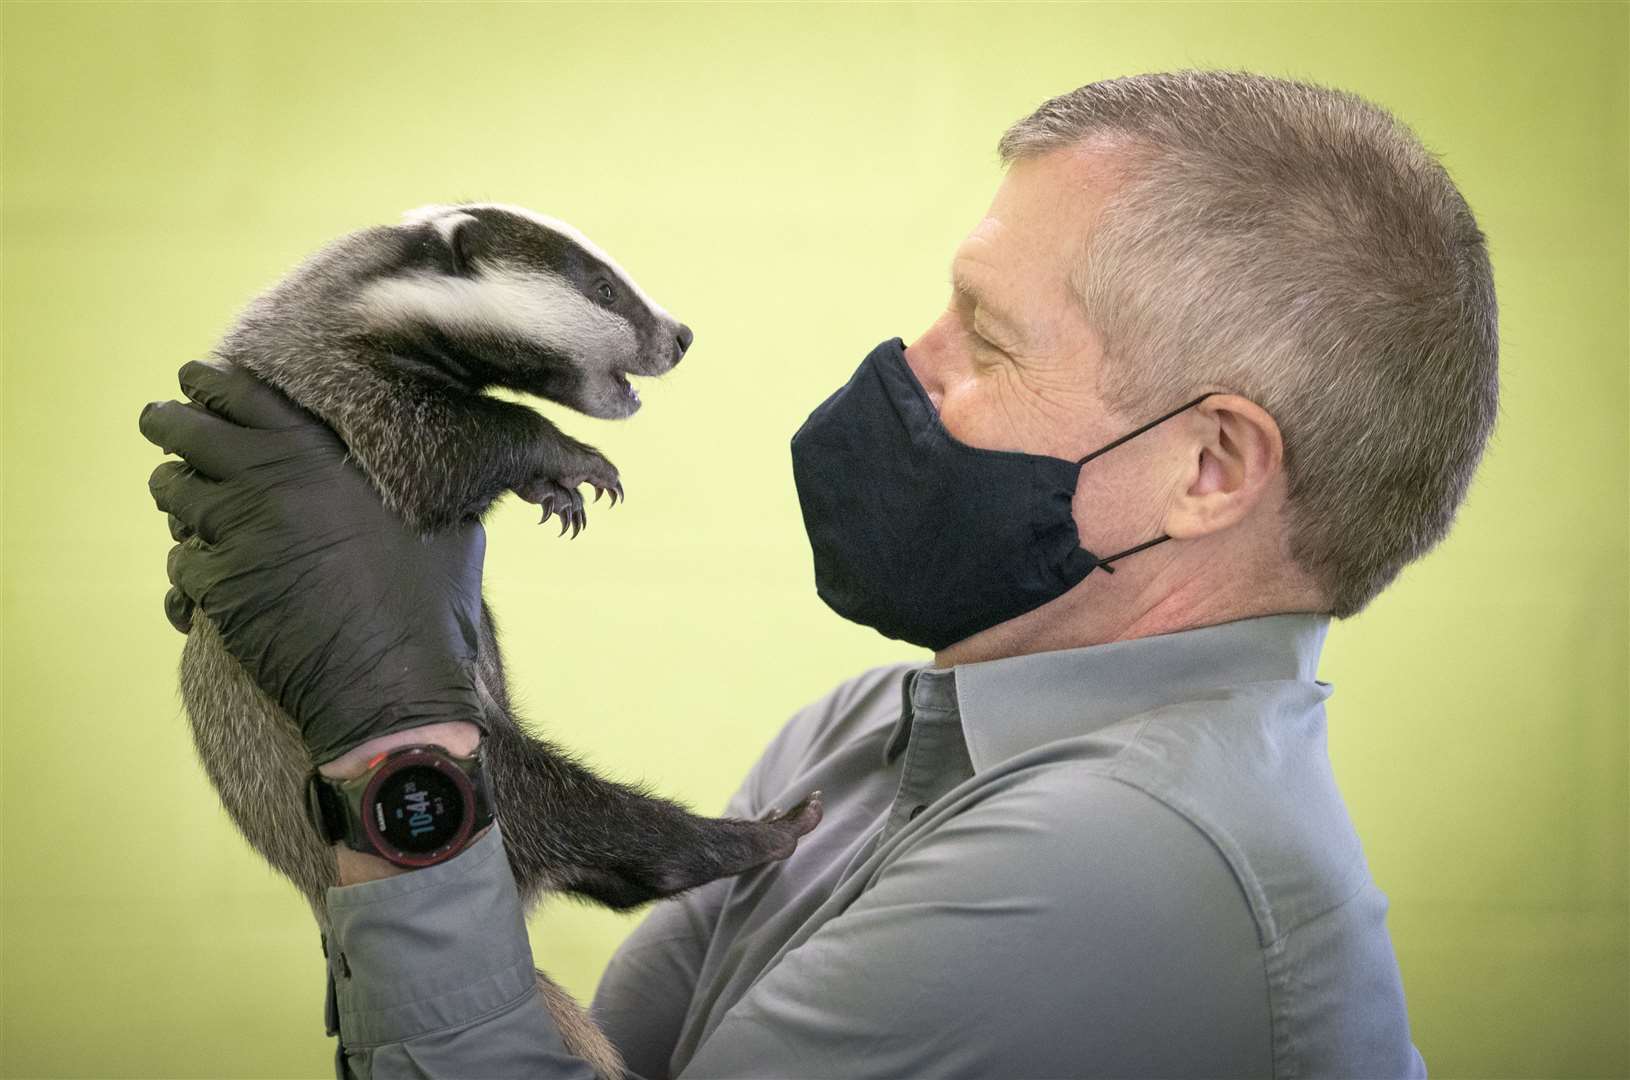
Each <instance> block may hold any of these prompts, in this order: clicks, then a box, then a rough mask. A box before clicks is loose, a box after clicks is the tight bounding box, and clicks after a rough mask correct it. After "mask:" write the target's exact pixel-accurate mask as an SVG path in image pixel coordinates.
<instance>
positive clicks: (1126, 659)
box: [883, 612, 1330, 773]
mask: <svg viewBox="0 0 1630 1080" xmlns="http://www.w3.org/2000/svg"><path fill="white" fill-rule="evenodd" d="M1329 626H1330V617H1329V616H1328V615H1321V614H1314V613H1307V612H1298V613H1292V614H1284V615H1264V616H1259V617H1257V618H1251V619H1239V620H1236V621H1233V622H1226V623H1218V624H1216V625H1214V626H1202V627H1197V628H1195V629H1192V630H1180V631H1178V632H1176V633H1172V634H1158V635H1155V636H1153V637H1142V638H1132V639H1131V640H1128V641H1112V642H1109V643H1107V644H1104V645H1089V646H1087V647H1085V648H1080V649H1061V650H1058V651H1055V652H1040V653H1030V654H1028V655H1025V656H1010V657H1005V658H1003V659H1001V660H987V661H984V662H982V663H977V664H959V665H957V666H956V667H953V668H944V669H939V668H918V669H916V670H913V671H910V672H908V673H907V674H906V678H905V680H904V682H903V683H902V685H901V697H902V701H901V706H902V707H901V710H900V719H899V720H898V721H897V722H896V723H895V726H894V730H893V733H892V734H891V735H890V737H889V739H888V741H887V743H886V744H885V747H884V751H883V762H884V764H885V765H887V764H889V763H891V762H893V760H894V758H895V757H896V756H898V755H899V753H900V752H901V751H902V750H904V749H905V746H906V743H907V741H908V740H909V738H910V735H911V721H912V716H913V713H914V712H920V711H924V710H927V709H933V710H936V711H940V712H950V713H953V714H954V713H956V712H958V711H960V713H961V719H962V733H963V737H964V739H965V740H966V741H967V744H968V757H969V759H970V760H971V761H972V762H973V767H974V772H975V773H979V772H983V771H984V770H986V769H988V768H990V767H991V766H993V765H995V764H997V763H998V762H1001V761H1004V760H1006V759H1007V758H1010V757H1012V756H1014V755H1015V754H1019V753H1022V752H1024V751H1025V750H1029V749H1031V748H1032V747H1037V746H1042V745H1044V744H1046V743H1049V742H1054V741H1056V740H1058V739H1065V738H1069V737H1070V736H1072V735H1085V734H1088V733H1090V732H1093V731H1096V730H1098V729H1099V728H1103V727H1108V726H1109V725H1110V724H1113V723H1116V722H1118V721H1121V720H1124V719H1126V718H1127V717H1128V716H1135V715H1137V714H1138V713H1142V712H1147V711H1149V710H1150V709H1156V708H1160V707H1161V706H1164V705H1170V704H1173V703H1176V702H1179V701H1191V700H1193V699H1194V698H1196V697H1197V696H1199V695H1201V694H1207V693H1214V692H1216V691H1217V690H1219V689H1225V688H1228V687H1236V686H1241V685H1244V684H1246V683H1255V682H1274V681H1298V682H1310V683H1316V682H1318V679H1317V678H1316V677H1315V676H1316V674H1317V672H1318V666H1319V653H1320V651H1321V650H1322V649H1323V647H1324V638H1325V633H1326V631H1327V630H1328V629H1329ZM1319 685H1321V686H1325V687H1328V685H1329V684H1327V683H1320V684H1319Z"/></svg>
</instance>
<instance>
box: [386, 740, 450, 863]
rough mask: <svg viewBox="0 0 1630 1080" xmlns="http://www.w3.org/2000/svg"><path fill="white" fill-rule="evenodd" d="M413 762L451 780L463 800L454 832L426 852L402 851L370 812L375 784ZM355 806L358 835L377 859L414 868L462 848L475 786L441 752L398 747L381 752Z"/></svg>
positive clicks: (438, 860) (444, 857) (420, 747)
mask: <svg viewBox="0 0 1630 1080" xmlns="http://www.w3.org/2000/svg"><path fill="white" fill-rule="evenodd" d="M415 765H428V766H430V767H431V768H433V769H435V770H436V771H437V772H439V773H442V774H443V775H444V776H447V777H448V778H449V779H451V780H452V781H453V786H454V787H456V788H457V789H458V791H459V794H460V795H461V796H462V797H463V803H464V819H463V824H461V825H460V826H459V830H458V833H457V834H456V835H455V836H454V837H453V838H452V839H451V840H449V841H447V843H445V844H443V845H442V846H441V847H438V848H436V849H435V850H434V851H426V852H424V853H422V854H417V855H415V854H411V853H409V852H405V851H402V850H401V849H400V848H398V847H396V846H395V845H394V844H392V843H390V841H388V840H387V839H385V836H384V834H383V833H381V832H380V831H379V826H378V824H377V823H376V822H375V821H374V815H373V813H372V809H373V807H374V805H375V803H374V795H375V793H376V792H377V791H378V790H379V785H381V784H383V783H384V782H385V781H386V780H388V779H389V778H391V777H392V776H395V775H396V774H397V773H399V772H401V771H402V770H403V769H406V768H410V767H412V766H415ZM358 809H359V810H360V811H361V815H360V816H361V818H362V834H363V835H364V836H365V837H367V838H368V843H369V844H370V845H371V846H372V847H373V849H374V851H375V852H376V853H377V854H378V855H379V856H380V857H381V858H383V859H385V860H387V861H389V862H392V863H395V864H396V865H397V866H409V867H414V868H419V867H425V866H434V865H436V864H437V863H439V862H445V861H446V860H447V859H448V858H450V857H451V855H452V854H456V853H457V851H458V850H459V849H460V848H462V847H463V845H464V842H465V841H466V840H468V839H469V838H470V834H471V833H473V832H475V785H474V784H473V783H472V782H471V780H470V778H469V777H468V776H466V775H465V774H464V771H463V770H462V769H460V768H459V767H458V766H457V765H455V764H453V763H452V762H451V761H449V760H447V757H446V755H445V753H442V752H437V751H434V750H431V749H428V748H426V747H423V746H404V747H399V748H398V749H396V750H392V751H389V752H388V753H387V754H386V755H385V761H384V764H383V765H382V767H381V768H380V770H379V771H378V772H376V773H374V775H373V776H372V777H370V778H369V780H368V784H367V786H366V787H364V788H363V789H362V799H361V804H360V806H359V807H358Z"/></svg>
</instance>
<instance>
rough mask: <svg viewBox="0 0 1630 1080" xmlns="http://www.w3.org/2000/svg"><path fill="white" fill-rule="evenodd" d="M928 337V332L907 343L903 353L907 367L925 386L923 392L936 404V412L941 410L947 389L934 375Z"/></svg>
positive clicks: (932, 403) (921, 384)
mask: <svg viewBox="0 0 1630 1080" xmlns="http://www.w3.org/2000/svg"><path fill="white" fill-rule="evenodd" d="M928 337H929V335H928V334H924V335H923V336H922V337H920V338H918V339H917V340H916V341H914V342H912V343H911V344H910V345H907V346H906V347H905V349H904V351H903V352H902V353H901V355H903V356H904V357H905V358H906V367H908V368H910V369H911V373H912V374H913V375H915V376H916V377H917V384H918V385H919V386H921V387H922V388H923V393H925V394H927V395H928V401H929V404H931V405H933V406H934V411H935V412H939V411H940V399H941V398H943V397H944V396H945V391H944V390H943V389H942V388H941V387H940V381H939V379H938V378H937V377H935V375H934V363H933V358H932V357H931V356H930V355H929V350H930V349H931V348H932V345H931V343H930V342H929V341H928ZM913 350H915V353H913Z"/></svg>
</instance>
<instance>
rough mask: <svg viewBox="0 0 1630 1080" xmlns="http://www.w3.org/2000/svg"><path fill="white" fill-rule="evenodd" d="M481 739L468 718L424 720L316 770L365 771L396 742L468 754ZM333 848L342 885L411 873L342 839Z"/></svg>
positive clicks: (337, 774) (343, 776)
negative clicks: (373, 760) (432, 722)
mask: <svg viewBox="0 0 1630 1080" xmlns="http://www.w3.org/2000/svg"><path fill="white" fill-rule="evenodd" d="M480 742H481V728H480V727H479V726H477V725H476V724H474V723H471V722H470V721H467V720H449V721H446V722H444V723H440V724H426V725H424V726H422V727H416V728H407V729H404V730H402V731H393V732H391V733H390V734H388V735H381V736H379V737H378V738H377V739H369V740H368V741H367V742H365V743H362V744H360V745H358V746H354V747H352V748H351V749H350V750H347V751H346V752H345V753H343V754H341V755H340V756H339V757H337V758H335V759H334V760H333V761H330V762H328V763H326V764H324V765H320V766H318V768H317V771H318V772H319V773H321V774H322V775H323V776H327V777H331V778H333V779H336V780H349V779H351V778H352V777H356V776H361V775H362V774H363V773H365V772H367V771H368V762H369V761H371V760H372V759H373V758H374V756H375V755H377V754H381V753H384V752H385V751H387V750H394V749H396V748H397V747H398V746H439V747H441V748H442V749H443V750H446V751H447V752H448V753H449V754H453V755H456V756H458V757H469V756H470V755H471V754H473V753H475V748H476V747H477V746H478V745H479V744H480ZM490 828H492V826H491V825H490V824H489V825H487V826H486V828H484V829H482V830H481V831H479V832H477V833H476V834H475V835H473V836H471V837H470V841H469V842H470V843H472V844H473V843H475V842H476V841H477V840H478V839H480V838H481V837H482V836H484V835H485V834H486V832H487V829H490ZM333 848H334V858H335V861H336V863H337V864H338V867H339V878H340V884H341V885H357V884H360V883H362V882H364V881H377V880H379V879H380V878H387V877H395V876H397V875H398V874H406V873H411V870H410V869H409V868H408V867H405V866H397V865H396V864H395V863H393V862H390V861H388V860H386V859H382V858H380V857H379V856H378V855H369V854H367V853H366V852H361V851H355V850H353V849H351V848H349V847H347V846H346V845H344V844H342V843H336V844H334V845H333Z"/></svg>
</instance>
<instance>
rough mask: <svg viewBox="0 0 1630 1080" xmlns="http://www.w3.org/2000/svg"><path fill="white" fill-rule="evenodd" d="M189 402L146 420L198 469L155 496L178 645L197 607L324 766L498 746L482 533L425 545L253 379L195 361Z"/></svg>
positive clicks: (310, 419) (168, 448)
mask: <svg viewBox="0 0 1630 1080" xmlns="http://www.w3.org/2000/svg"><path fill="white" fill-rule="evenodd" d="M181 389H182V391H183V392H184V393H185V394H186V395H187V396H188V397H189V398H191V399H192V400H193V401H194V402H197V403H198V404H196V405H195V404H192V403H190V402H189V403H183V402H179V401H155V402H152V403H150V404H148V405H147V406H146V407H145V408H143V409H142V412H141V420H140V426H141V432H142V435H143V436H145V437H146V439H147V440H148V441H149V442H151V443H154V444H156V445H157V446H159V447H160V448H161V449H163V450H164V451H165V452H167V453H176V454H179V455H181V457H182V458H184V459H185V460H184V461H166V462H164V463H163V464H161V465H160V466H159V467H158V468H156V469H154V470H153V474H152V476H151V477H150V478H149V479H148V487H149V488H150V489H151V491H152V493H153V501H154V502H156V503H157V504H158V508H159V509H160V510H164V511H167V512H168V513H169V514H170V534H171V536H172V537H174V538H175V539H177V540H182V541H184V542H183V543H181V544H178V545H177V546H175V547H174V548H172V549H171V550H170V559H169V576H170V581H171V583H172V585H173V588H171V590H170V593H169V595H168V596H166V597H165V613H166V614H167V615H168V616H169V618H170V621H171V622H172V623H173V624H174V625H175V626H176V628H177V629H180V630H182V631H184V632H185V631H186V630H187V629H188V628H189V627H190V626H191V623H192V608H193V605H194V604H196V605H197V607H198V608H199V609H200V610H202V612H203V613H204V615H206V616H208V618H209V621H210V622H211V623H213V624H214V625H215V628H216V629H217V630H218V631H220V635H221V637H222V639H223V640H224V641H225V643H226V648H227V651H228V652H230V653H231V654H232V655H233V656H235V657H236V658H237V659H238V660H239V661H241V662H242V663H243V665H244V667H245V668H247V669H248V671H249V673H250V675H252V676H253V677H254V679H255V681H256V682H257V683H259V684H260V686H261V688H262V689H264V690H265V691H266V692H267V693H268V694H270V695H271V696H272V697H273V698H274V699H275V700H276V701H277V703H278V704H279V705H280V706H282V708H283V711H284V712H286V713H288V714H289V715H290V716H291V717H293V718H294V719H295V721H296V722H298V723H299V725H300V732H301V735H302V736H303V737H304V739H305V743H306V746H307V748H308V749H310V751H311V755H312V759H313V760H314V761H315V762H316V763H317V764H319V765H321V764H325V763H327V762H329V761H332V760H333V759H335V758H337V757H339V756H340V755H341V754H343V753H345V752H346V751H347V750H349V749H351V748H352V747H354V746H357V745H360V744H361V743H365V742H367V741H368V740H370V739H373V738H376V737H377V736H380V735H385V734H388V733H390V732H393V731H400V730H402V729H404V728H412V727H419V726H421V725H424V724H434V723H439V722H442V721H448V720H465V721H469V722H471V723H474V724H477V725H479V726H481V727H482V729H483V730H485V728H486V724H485V723H484V722H483V720H482V714H481V707H480V700H479V698H478V696H477V694H476V689H475V678H476V676H475V657H476V646H477V633H478V627H479V625H480V619H481V562H482V558H483V556H484V555H485V553H486V544H487V537H486V532H485V530H483V529H482V527H481V523H480V522H479V521H478V520H476V519H474V518H471V519H470V520H468V521H466V522H465V523H463V524H462V525H460V526H459V527H458V528H457V529H454V530H451V531H448V532H445V533H442V534H440V535H437V536H434V537H431V538H429V539H421V538H420V537H419V536H417V535H416V534H414V533H413V532H411V531H409V529H408V527H407V525H406V524H405V523H404V522H403V521H402V519H401V518H400V517H398V516H397V515H396V514H395V513H393V512H392V511H390V510H387V509H386V508H385V506H384V504H383V502H381V500H380V498H379V496H378V494H377V493H376V492H375V491H374V489H373V487H372V486H371V485H370V484H369V483H368V480H367V478H366V477H364V476H363V474H362V472H361V471H360V470H359V469H358V468H357V467H356V466H355V465H353V464H351V463H350V462H349V461H347V460H346V450H345V445H344V444H343V443H342V442H341V441H340V440H339V438H338V437H336V436H335V435H334V433H333V432H332V431H330V430H329V428H328V427H327V426H326V425H324V424H323V423H322V422H321V421H320V420H318V419H316V418H315V417H314V416H312V415H311V414H310V413H308V412H306V411H305V410H303V409H301V408H299V407H298V406H296V405H294V404H293V403H292V402H290V401H289V400H288V399H287V398H285V397H283V396H282V395H281V394H279V393H278V392H277V391H276V390H274V389H272V388H271V387H270V386H267V385H266V384H265V383H262V382H260V381H259V380H258V379H256V378H255V377H254V376H253V375H251V374H250V373H249V372H248V371H247V370H245V369H243V368H241V367H237V366H227V365H221V366H217V365H213V364H207V363H202V362H199V361H192V362H190V363H188V364H186V365H184V366H183V367H182V368H181ZM200 406H203V407H202V408H201V407H200ZM217 414H219V415H217Z"/></svg>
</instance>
